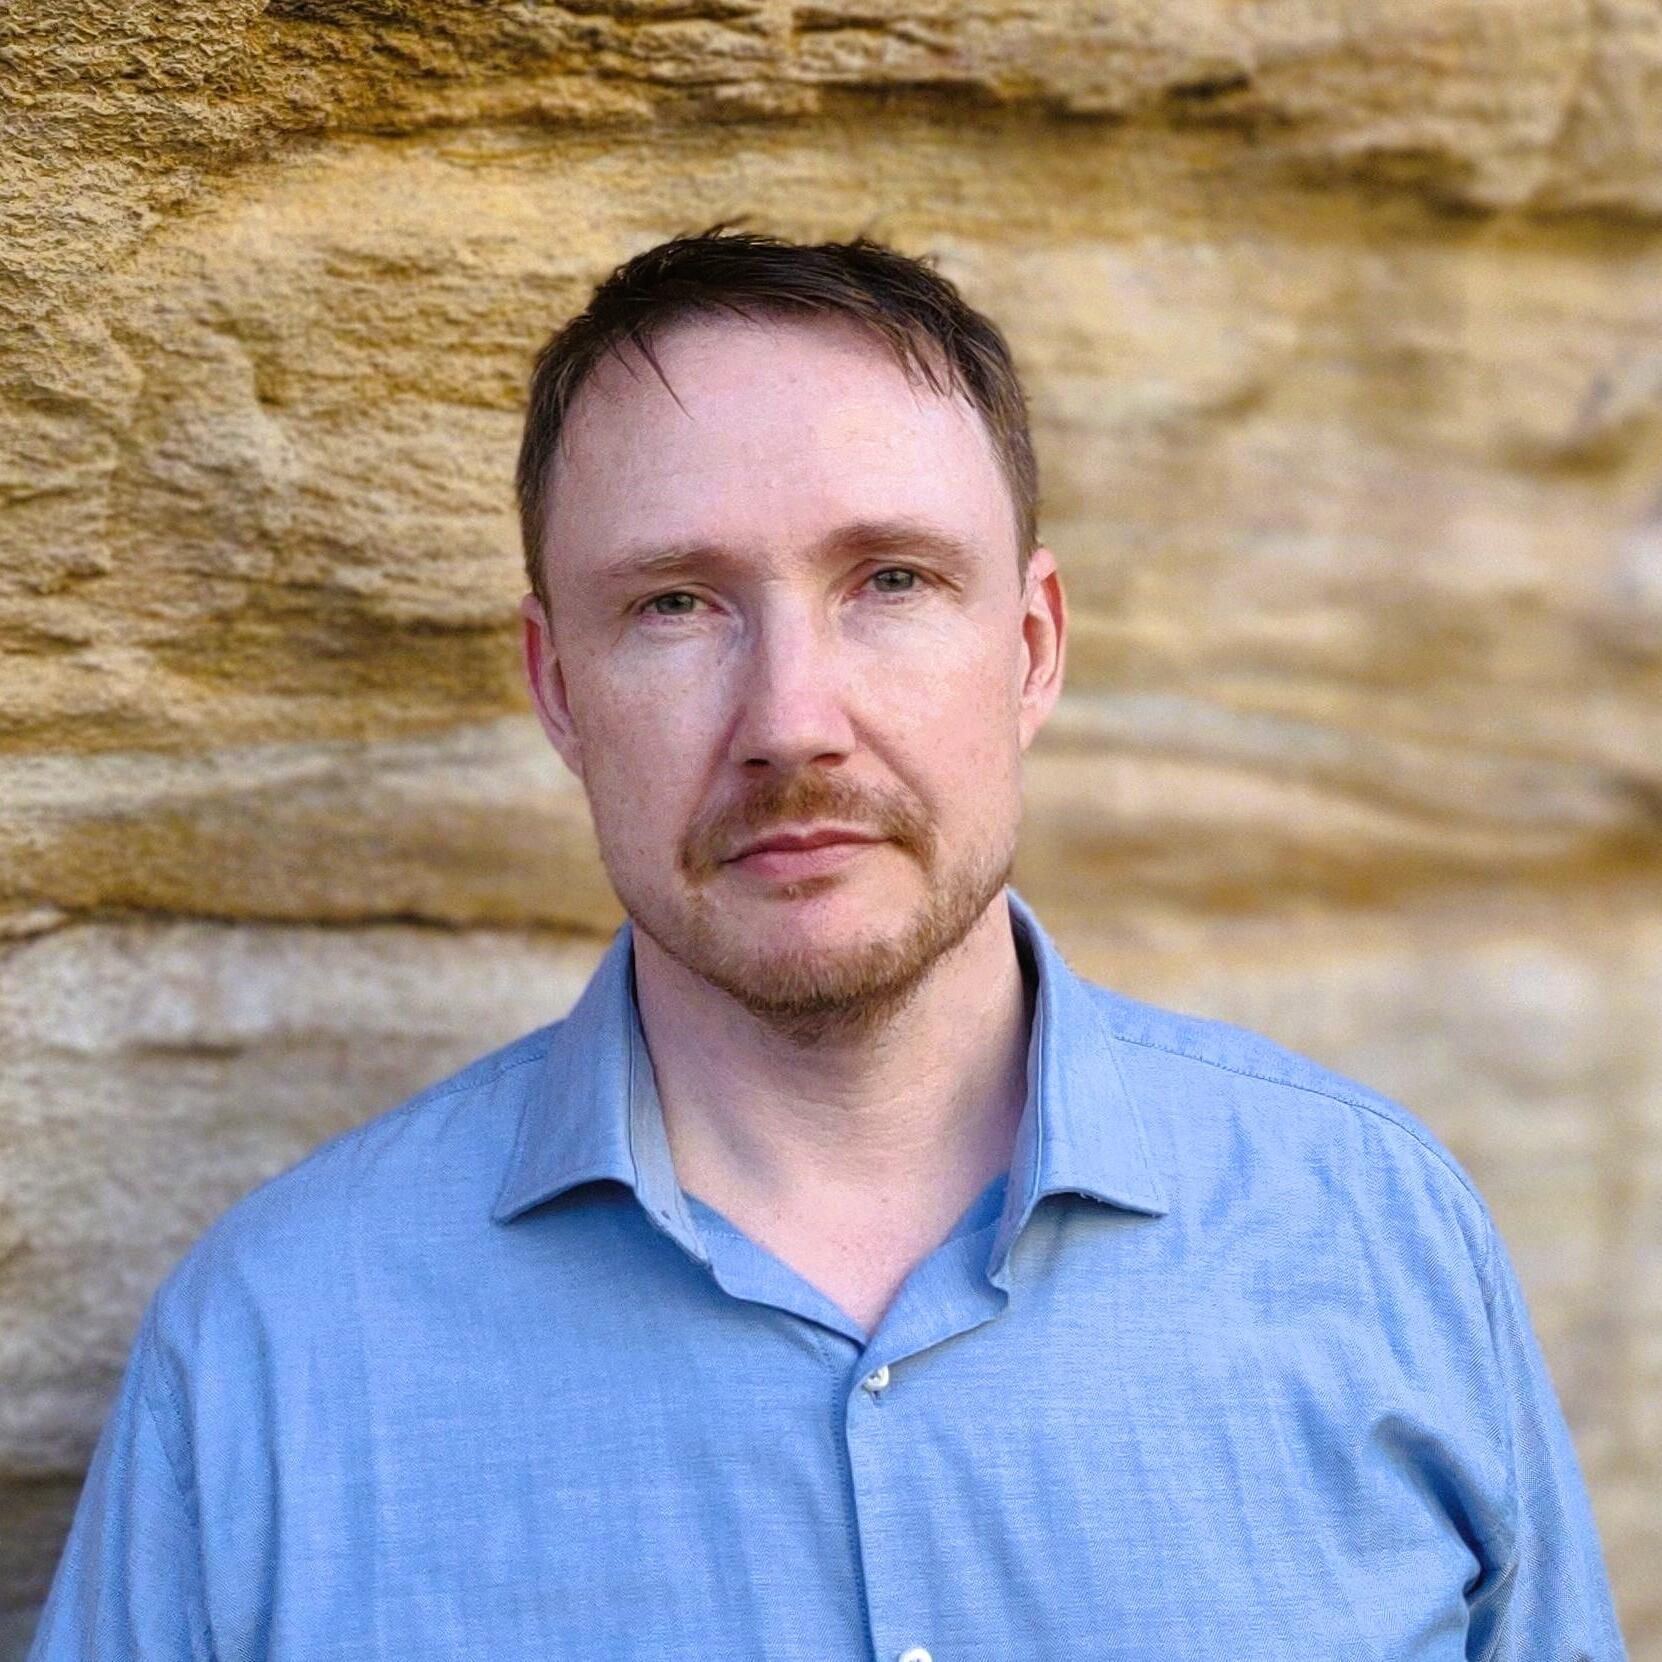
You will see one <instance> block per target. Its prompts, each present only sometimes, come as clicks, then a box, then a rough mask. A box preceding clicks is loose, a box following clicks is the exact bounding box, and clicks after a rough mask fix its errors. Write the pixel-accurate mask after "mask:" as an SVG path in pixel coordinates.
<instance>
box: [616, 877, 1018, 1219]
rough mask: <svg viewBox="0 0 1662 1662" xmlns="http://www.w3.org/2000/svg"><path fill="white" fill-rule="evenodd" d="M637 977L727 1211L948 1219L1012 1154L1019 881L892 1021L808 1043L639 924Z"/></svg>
mask: <svg viewBox="0 0 1662 1662" xmlns="http://www.w3.org/2000/svg"><path fill="white" fill-rule="evenodd" d="M635 989H636V998H637V1002H638V1004H639V1007H640V1014H641V1026H642V1030H643V1032H644V1034H645V1037H646V1042H647V1048H648V1050H649V1051H650V1053H651V1056H652V1064H653V1072H654V1074H655V1076H656V1079H657V1083H658V1094H659V1097H660V1100H661V1101H662V1104H663V1112H664V1129H665V1132H666V1134H667V1137H668V1140H669V1146H670V1153H671V1157H672V1159H673V1161H674V1164H675V1171H676V1177H677V1179H678V1181H679V1182H680V1184H681V1186H682V1187H683V1188H684V1189H687V1190H688V1191H690V1192H691V1193H694V1194H697V1195H698V1196H700V1198H702V1199H704V1200H707V1201H708V1202H709V1203H710V1204H711V1205H714V1206H716V1207H717V1208H718V1209H720V1210H723V1211H729V1212H731V1211H732V1210H733V1209H735V1208H737V1209H738V1210H740V1211H749V1212H756V1211H761V1212H764V1213H767V1214H769V1215H772V1216H775V1217H784V1216H789V1215H799V1216H804V1217H807V1216H811V1215H816V1214H824V1213H827V1212H835V1213H836V1214H838V1215H840V1216H855V1217H857V1216H862V1215H864V1216H868V1217H869V1216H872V1215H873V1214H874V1213H876V1214H884V1215H891V1214H892V1213H893V1212H894V1211H895V1209H898V1208H900V1207H902V1206H903V1207H904V1208H905V1209H906V1215H907V1216H909V1217H910V1218H911V1219H912V1227H913V1228H915V1229H916V1230H917V1231H918V1232H921V1233H925V1234H927V1233H929V1232H930V1230H932V1229H934V1228H935V1227H936V1225H937V1224H939V1228H940V1232H941V1233H944V1231H945V1229H947V1228H950V1226H951V1224H952V1222H953V1221H954V1220H955V1219H956V1217H957V1216H958V1214H959V1213H960V1212H961V1211H962V1210H963V1208H964V1207H965V1206H966V1205H967V1204H968V1202H969V1200H970V1199H972V1198H973V1197H974V1195H975V1194H976V1193H978V1192H979V1191H980V1190H981V1189H982V1188H984V1187H985V1186H986V1184H987V1183H988V1182H990V1181H991V1180H992V1178H994V1177H995V1176H997V1175H998V1174H999V1173H1000V1172H1003V1171H1006V1170H1007V1169H1008V1167H1009V1163H1010V1154H1011V1149H1012V1146H1013V1143H1014V1139H1015V1131H1016V1126H1017V1123H1018V1121H1019V1119H1020V1117H1021V1110H1022V1107H1023V1104H1024V1101H1025V1098H1026V1064H1027V1043H1028V1032H1029V1025H1030V1008H1029V997H1028V989H1027V987H1026V986H1025V984H1024V980H1023V976H1022V968H1021V963H1020V960H1019V958H1018V955H1017V951H1016V945H1015V939H1014V935H1013V933H1012V927H1011V922H1010V913H1009V906H1008V903H1007V901H1006V900H1005V897H1004V894H1003V893H1002V891H1001V892H1000V894H999V895H998V897H997V898H996V899H995V900H994V901H993V903H992V905H990V906H989V907H988V909H987V911H986V912H985V913H984V914H983V915H982V917H981V918H980V919H979V920H978V921H977V923H976V924H975V926H974V927H973V928H972V929H971V930H970V932H969V934H968V935H967V936H965V938H964V940H963V941H962V942H960V943H959V945H958V946H957V947H956V948H955V949H954V950H953V951H951V952H949V953H946V954H943V956H942V957H941V958H940V959H938V960H937V961H936V963H935V964H934V965H933V966H932V967H931V969H930V971H929V973H928V974H927V976H926V977H925V978H924V980H923V982H922V983H921V984H920V985H919V987H918V989H917V991H916V994H915V995H914V997H913V998H912V999H911V1000H910V1001H909V1002H908V1003H907V1004H906V1005H905V1006H904V1008H903V1009H901V1010H900V1011H898V1012H897V1013H896V1015H895V1016H894V1017H893V1018H892V1019H891V1020H890V1021H889V1022H888V1023H887V1024H886V1025H885V1026H882V1027H879V1028H877V1029H876V1030H872V1031H864V1032H860V1033H858V1034H851V1035H829V1036H827V1037H826V1038H825V1039H823V1040H822V1041H821V1042H819V1043H816V1044H813V1045H811V1046H805V1045H802V1044H800V1043H796V1042H793V1041H792V1040H791V1039H790V1038H789V1037H787V1036H785V1035H782V1034H780V1033H779V1032H777V1031H775V1030H773V1029H770V1028H769V1027H768V1026H767V1025H765V1024H764V1023H763V1022H762V1021H760V1020H759V1019H758V1018H757V1017H755V1016H754V1015H752V1014H751V1012H749V1011H748V1010H746V1009H745V1008H744V1007H743V1006H741V1005H740V1004H738V1003H737V1002H736V1001H735V1000H734V999H732V998H731V997H730V996H729V995H727V994H726V993H723V992H721V991H720V990H719V989H717V988H715V987H713V986H711V985H710V984H709V983H708V982H706V981H704V980H703V979H702V978H701V977H699V976H697V975H695V974H693V973H692V972H691V971H689V970H687V969H686V968H685V967H684V966H683V965H681V964H679V963H677V962H676V961H675V960H674V959H672V958H670V957H669V956H668V955H667V954H665V953H664V952H663V951H662V950H661V949H660V948H659V947H658V946H657V944H656V943H655V942H653V941H652V940H650V939H649V938H648V937H647V936H645V935H643V934H642V933H641V932H640V931H638V930H637V931H636V933H635ZM941 1220H944V1221H941Z"/></svg>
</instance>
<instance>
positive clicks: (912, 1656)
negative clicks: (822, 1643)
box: [860, 1362, 930, 1662]
mask: <svg viewBox="0 0 1662 1662" xmlns="http://www.w3.org/2000/svg"><path fill="white" fill-rule="evenodd" d="M888 1383H889V1364H888V1363H887V1362H885V1363H884V1364H883V1366H882V1367H880V1368H878V1369H877V1371H876V1372H875V1373H868V1374H867V1375H866V1377H865V1378H864V1379H862V1380H861V1381H860V1387H861V1389H862V1390H866V1391H870V1392H871V1394H872V1395H873V1396H876V1395H877V1393H878V1392H879V1391H881V1390H882V1389H883V1387H884V1386H885V1385H887V1384H888ZM900 1662H930V1657H929V1653H928V1652H927V1651H921V1650H919V1649H918V1648H917V1646H916V1645H914V1646H913V1647H912V1648H911V1649H910V1650H909V1651H906V1652H904V1653H903V1654H902V1656H901V1659H900Z"/></svg>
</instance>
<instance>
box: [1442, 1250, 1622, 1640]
mask: <svg viewBox="0 0 1662 1662" xmlns="http://www.w3.org/2000/svg"><path fill="white" fill-rule="evenodd" d="M1485 1221H1486V1222H1487V1223H1488V1235H1489V1245H1490V1251H1489V1259H1488V1264H1487V1276H1486V1281H1485V1286H1484V1298H1485V1302H1486V1304H1487V1307H1488V1317H1489V1333H1490V1339H1491V1342H1492V1345H1493V1350H1494V1370H1495V1372H1494V1379H1495V1386H1494V1390H1495V1397H1496V1401H1495V1409H1496V1413H1497V1415H1498V1416H1499V1418H1500V1420H1501V1422H1502V1426H1503V1430H1504V1433H1505V1436H1506V1440H1507V1443H1508V1453H1509V1459H1510V1466H1511V1478H1512V1482H1511V1500H1512V1505H1513V1517H1512V1526H1513V1527H1512V1539H1511V1543H1510V1552H1509V1554H1508V1556H1507V1558H1506V1560H1505V1561H1504V1562H1503V1563H1501V1564H1499V1565H1498V1566H1495V1567H1494V1568H1493V1569H1492V1570H1491V1571H1490V1572H1488V1573H1486V1574H1485V1575H1484V1577H1483V1579H1482V1580H1481V1581H1480V1582H1479V1583H1478V1585H1477V1586H1476V1587H1475V1588H1474V1589H1473V1590H1472V1593H1471V1595H1470V1612H1469V1622H1468V1627H1467V1639H1466V1654H1467V1655H1468V1657H1470V1658H1472V1659H1474V1662H1622V1659H1623V1658H1625V1656H1626V1654H1627V1653H1626V1650H1625V1649H1624V1647H1623V1644H1622V1636H1621V1633H1620V1632H1619V1630H1618V1629H1617V1626H1616V1616H1615V1611H1614V1608H1613V1606H1612V1602H1611V1596H1610V1585H1609V1581H1608V1579H1607V1577H1606V1574H1605V1568H1604V1560H1603V1557H1602V1555H1601V1553H1600V1550H1599V1540H1598V1532H1597V1529H1596V1527H1595V1525H1594V1522H1593V1514H1592V1508H1591V1505H1590V1504H1589V1502H1588V1499H1587V1491H1586V1487H1585V1485H1584V1483H1583V1481H1582V1476H1581V1468H1580V1466H1579V1465H1578V1464H1577V1462H1576V1455H1575V1448H1574V1445H1573V1444H1572V1443H1571V1441H1570V1432H1569V1427H1568V1426H1567V1425H1566V1424H1565V1421H1564V1416H1563V1413H1562V1411H1561V1409H1560V1408H1559V1405H1558V1398H1557V1395H1556V1394H1555V1392H1554V1391H1553V1387H1552V1381H1551V1379H1550V1378H1549V1377H1548V1374H1547V1367H1546V1362H1545V1360H1544V1359H1543V1357H1542V1355H1541V1350H1540V1346H1539V1345H1538V1344H1537V1342H1536V1338H1535V1333H1534V1329H1533V1327H1532V1326H1531V1324H1530V1320H1529V1312H1528V1309H1527V1308H1526V1306H1525V1304H1524V1297H1523V1292H1522V1289H1521V1288H1520V1287H1519V1285H1518V1279H1517V1275H1516V1272H1515V1271H1514V1269H1513V1266H1512V1263H1511V1260H1510V1258H1509V1257H1508V1256H1507V1252H1506V1248H1505V1246H1504V1244H1503V1243H1502V1241H1501V1239H1500V1235H1499V1233H1498V1232H1497V1231H1496V1229H1495V1227H1494V1224H1493V1221H1492V1220H1488V1219H1487V1218H1486V1220H1485Z"/></svg>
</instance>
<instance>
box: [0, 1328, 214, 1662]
mask: <svg viewBox="0 0 1662 1662" xmlns="http://www.w3.org/2000/svg"><path fill="white" fill-rule="evenodd" d="M152 1321H153V1314H152V1316H147V1317H146V1320H145V1324H144V1327H143V1328H142V1329H141V1331H140V1333H139V1337H138V1340H137V1342H136V1343H135V1345H134V1347H133V1354H132V1356H131V1358H130V1359H129V1361H128V1364H127V1369H126V1372H125V1374H124V1375H123V1377H122V1381H121V1389H120V1392H119V1394H118V1395H117V1397H116V1401H115V1406H114V1407H113V1408H112V1409H111V1410H110V1415H109V1418H108V1419H107V1420H106V1421H105V1422H104V1429H103V1433H102V1435H101V1436H100V1437H99V1440H98V1446H97V1449H96V1450H95V1452H94V1454H93V1458H92V1464H91V1466H90V1467H89V1468H88V1471H87V1477H86V1482H85V1484H84V1486H83V1487H82V1490H81V1498H80V1501H79V1503H78V1505H77V1506H76V1509H75V1521H74V1523H73V1524H72V1525H71V1527H70V1532H69V1540H68V1542H67V1544H66V1545H65V1547H64V1551H63V1556H62V1558H61V1559H60V1560H59V1562H58V1570H57V1575H56V1576H55V1578H54V1579H53V1582H52V1591H51V1594H50V1596H49V1597H48V1599H47V1601H46V1607H45V1609H44V1610H43V1611H42V1612H41V1619H40V1625H39V1627H38V1628H37V1629H36V1632H35V1639H34V1644H33V1646H32V1647H31V1649H30V1651H29V1654H28V1662H186V1659H187V1658H188V1659H189V1662H211V1657H212V1648H211V1646H210V1645H209V1642H208V1637H207V1634H208V1628H207V1621H206V1616H205V1611H204V1604H203V1596H202V1582H201V1569H202V1556H201V1543H200V1541H199V1539H198V1532H197V1525H196V1512H195V1507H194V1505H193V1503H192V1500H191V1496H190V1491H189V1488H188V1487H187V1485H186V1483H185V1482H184V1481H183V1480H182V1478H181V1473H180V1470H179V1464H178V1462H179V1452H180V1448H181V1446H182V1434H181V1428H180V1427H179V1426H178V1422H177V1420H176V1419H174V1417H173V1412H172V1408H171V1404H170V1402H168V1401H167V1400H166V1398H165V1395H163V1396H162V1400H158V1396H159V1394H162V1393H165V1386H164V1383H163V1381H162V1380H161V1379H160V1378H159V1377H158V1370H157V1367H156V1363H155V1358H154V1351H153V1329H152ZM170 1433H171V1434H170Z"/></svg>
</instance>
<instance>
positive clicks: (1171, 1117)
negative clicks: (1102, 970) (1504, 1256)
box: [1087, 983, 1493, 1280]
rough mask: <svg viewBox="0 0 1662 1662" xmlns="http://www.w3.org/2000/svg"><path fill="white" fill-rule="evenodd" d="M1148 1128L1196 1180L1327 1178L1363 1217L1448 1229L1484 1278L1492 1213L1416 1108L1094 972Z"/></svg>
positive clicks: (1294, 1183) (1279, 1183)
mask: <svg viewBox="0 0 1662 1662" xmlns="http://www.w3.org/2000/svg"><path fill="white" fill-rule="evenodd" d="M1087 985H1089V986H1090V988H1091V993H1092V995H1093V999H1094V1001H1095V1003H1096V1006H1097V1009H1098V1011H1099V1012H1100V1014H1101V1017H1102V1019H1103V1024H1104V1027H1105V1029H1106V1031H1107V1032H1108V1034H1110V1035H1111V1042H1112V1045H1113V1049H1114V1053H1115V1059H1116V1062H1117V1065H1118V1066H1119V1068H1120V1071H1121V1073H1122V1075H1123V1076H1124V1078H1125V1084H1126V1088H1127V1091H1128V1092H1129V1094H1130V1095H1131V1097H1132V1100H1133V1101H1134V1102H1135V1103H1136V1104H1137V1107H1138V1111H1139V1113H1140V1114H1141V1115H1142V1117H1143V1120H1144V1124H1145V1128H1146V1129H1147V1130H1148V1132H1149V1134H1150V1136H1151V1139H1152V1140H1154V1141H1156V1142H1157V1143H1159V1144H1160V1145H1161V1146H1162V1147H1163V1149H1164V1151H1165V1158H1166V1160H1167V1161H1169V1162H1170V1163H1171V1165H1172V1174H1173V1177H1174V1179H1175V1180H1176V1181H1177V1182H1178V1183H1179V1184H1181V1183H1182V1181H1183V1179H1184V1177H1185V1175H1186V1176H1187V1177H1188V1178H1189V1180H1190V1183H1191V1185H1192V1184H1193V1182H1194V1180H1195V1179H1196V1177H1197V1176H1200V1175H1202V1174H1204V1173H1205V1172H1206V1171H1207V1169H1208V1166H1209V1164H1216V1165H1218V1166H1219V1167H1220V1168H1221V1169H1220V1170H1219V1171H1218V1172H1217V1173H1216V1174H1215V1175H1217V1176H1218V1177H1221V1178H1228V1179H1233V1180H1235V1181H1237V1182H1240V1183H1243V1184H1244V1183H1246V1182H1247V1181H1249V1180H1253V1179H1256V1180H1257V1181H1259V1182H1260V1183H1261V1184H1263V1185H1264V1186H1265V1187H1266V1188H1274V1189H1277V1190H1280V1189H1284V1188H1292V1187H1298V1186H1301V1185H1303V1186H1306V1187H1308V1186H1310V1185H1312V1184H1315V1185H1320V1186H1322V1187H1324V1188H1325V1189H1326V1190H1327V1191H1328V1192H1329V1193H1330V1194H1331V1195H1332V1196H1333V1197H1334V1198H1335V1199H1336V1200H1338V1201H1340V1202H1341V1203H1343V1204H1345V1205H1347V1206H1349V1207H1351V1208H1353V1209H1354V1210H1355V1212H1356V1213H1357V1214H1358V1215H1359V1216H1367V1215H1369V1214H1371V1215H1373V1216H1374V1217H1375V1218H1377V1219H1379V1220H1381V1222H1385V1221H1395V1222H1397V1223H1398V1224H1400V1225H1402V1226H1404V1227H1413V1226H1415V1225H1426V1224H1428V1223H1433V1222H1434V1223H1435V1224H1436V1225H1437V1232H1438V1233H1439V1234H1442V1235H1443V1237H1444V1239H1445V1240H1446V1233H1445V1232H1446V1231H1448V1230H1452V1231H1454V1232H1455V1233H1456V1234H1457V1235H1458V1237H1459V1238H1460V1241H1461V1242H1462V1243H1463V1245H1464V1247H1465V1249H1466V1251H1467V1252H1468V1253H1469V1254H1470V1258H1471V1261H1472V1262H1473V1264H1474V1265H1475V1266H1476V1267H1477V1268H1478V1272H1479V1275H1480V1278H1482V1279H1485V1280H1486V1278H1487V1262H1488V1258H1489V1253H1490V1248H1491V1244H1492V1241H1493V1224H1492V1220H1491V1218H1490V1215H1489V1212H1488V1208H1487V1207H1486V1205H1485V1204H1484V1201H1483V1198H1482V1196H1481V1195H1480V1194H1479V1192H1478V1189H1477V1186H1476V1184H1475V1183H1474V1182H1473V1181H1472V1178H1471V1176H1470V1174H1469V1173H1468V1172H1467V1171H1466V1170H1465V1168H1464V1167H1463V1166H1462V1165H1461V1163H1460V1162H1459V1160H1458V1159H1457V1158H1456V1157H1455V1156H1454V1155H1453V1154H1452V1153H1451V1152H1450V1150H1449V1149H1448V1148H1447V1147H1446V1146H1445V1145H1444V1143H1443V1142H1442V1141H1441V1139H1440V1138H1439V1137H1438V1136H1437V1135H1436V1134H1435V1133H1434V1132H1433V1131H1432V1130H1431V1129H1430V1127H1429V1126H1427V1125H1426V1124H1425V1122H1424V1121H1423V1120H1421V1119H1420V1118H1419V1117H1418V1116H1417V1115H1416V1114H1414V1113H1413V1112H1412V1111H1410V1110H1409V1109H1408V1108H1406V1107H1404V1106H1403V1105H1402V1104H1401V1103H1399V1102H1396V1101H1394V1100H1393V1099H1391V1098H1390V1097H1388V1096H1386V1095H1384V1094H1382V1093H1381V1092H1380V1091H1378V1090H1375V1089H1373V1088H1372V1087H1370V1086H1368V1085H1365V1084H1362V1083H1361V1082H1359V1081H1357V1080H1355V1079H1352V1078H1350V1077H1348V1076H1346V1075H1345V1074H1343V1073H1340V1072H1337V1071H1336V1070H1334V1069H1333V1068H1330V1067H1326V1066H1324V1065H1323V1064H1322V1063H1320V1062H1317V1061H1315V1060H1313V1059H1312V1058H1311V1057H1308V1056H1304V1055H1301V1054H1300V1053H1299V1052H1297V1051H1295V1050H1291V1049H1289V1048H1288V1047H1287V1046H1285V1045H1281V1044H1278V1043H1276V1042H1275V1041H1274V1040H1273V1039H1270V1038H1268V1037H1266V1036H1265V1035H1264V1034H1262V1033H1256V1032H1253V1031H1251V1030H1250V1029H1247V1028H1243V1027H1237V1026H1234V1025H1232V1024H1230V1023H1228V1022H1223V1021H1216V1020H1212V1019H1209V1018H1205V1017H1200V1016H1193V1015H1186V1014H1183V1013H1181V1012H1179V1011H1175V1010H1169V1009H1164V1008H1162V1007H1160V1006H1157V1005H1153V1004H1147V1003H1144V1002H1142V1001H1140V1000H1137V999H1133V998H1128V997H1126V996H1125V995H1123V994H1120V993H1116V992H1112V991H1110V990H1109V989H1107V988H1104V987H1100V986H1096V985H1094V984H1091V983H1087Z"/></svg>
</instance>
